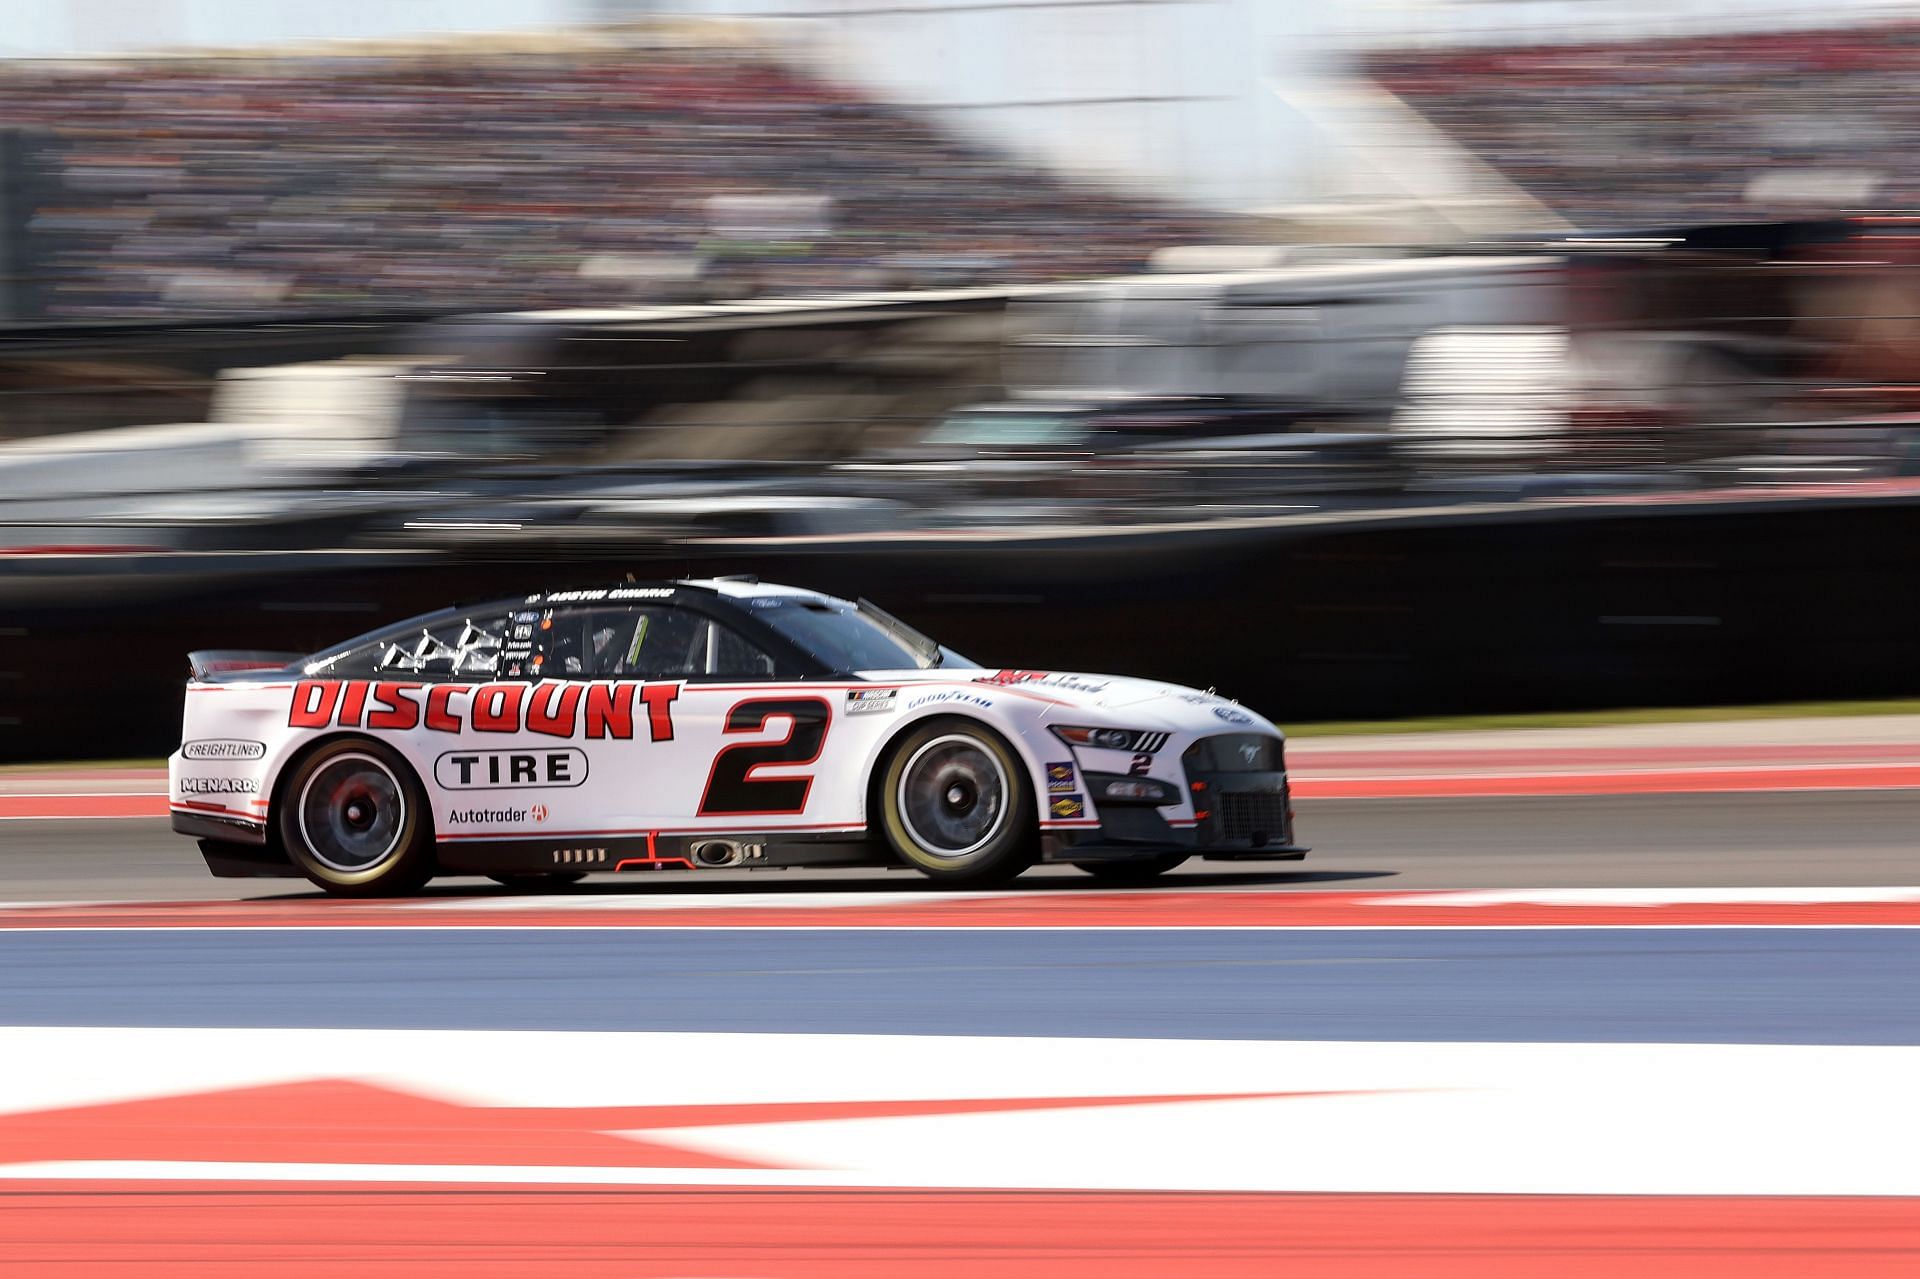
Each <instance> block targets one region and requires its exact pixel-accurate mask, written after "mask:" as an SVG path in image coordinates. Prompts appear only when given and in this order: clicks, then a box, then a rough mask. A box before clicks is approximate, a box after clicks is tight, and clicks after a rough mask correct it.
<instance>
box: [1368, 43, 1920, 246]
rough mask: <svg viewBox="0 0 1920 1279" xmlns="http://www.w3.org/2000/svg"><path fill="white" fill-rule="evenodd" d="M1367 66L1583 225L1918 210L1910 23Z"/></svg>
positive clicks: (1918, 121) (1458, 54)
mask: <svg viewBox="0 0 1920 1279" xmlns="http://www.w3.org/2000/svg"><path fill="white" fill-rule="evenodd" d="M1366 66H1367V68H1368V70H1369V71H1370V72H1371V74H1372V75H1373V76H1374V77H1375V78H1376V79H1377V80H1378V82H1379V83H1380V84H1381V85H1383V86H1384V87H1385V88H1387V89H1389V90H1390V91H1391V92H1393V93H1394V94H1396V95H1398V96H1399V97H1400V98H1401V99H1402V100H1403V101H1405V102H1407V103H1408V104H1410V105H1411V106H1413V107H1414V108H1415V109H1416V110H1418V111H1419V112H1420V113H1422V114H1423V115H1424V116H1425V117H1426V118H1427V119H1428V120H1430V121H1431V122H1432V123H1433V124H1434V125H1436V126H1437V127H1439V128H1440V129H1441V130H1442V131H1444V132H1445V133H1446V134H1447V135H1448V136H1449V137H1451V138H1453V139H1454V140H1455V141H1457V142H1458V143H1460V144H1462V145H1464V146H1466V147H1467V148H1469V149H1470V150H1471V151H1473V152H1474V153H1475V154H1476V155H1477V156H1478V157H1479V158H1481V159H1482V160H1484V161H1486V162H1487V163H1488V164H1490V165H1492V166H1493V167H1494V168H1495V169H1496V170H1498V171H1499V172H1500V173H1501V174H1502V175H1503V176H1505V177H1506V178H1508V179H1509V180H1511V181H1513V182H1515V183H1516V184H1518V185H1519V186H1521V187H1522V188H1523V189H1525V190H1526V191H1527V192H1528V193H1530V194H1531V195H1533V196H1534V197H1535V198H1537V199H1540V200H1542V201H1544V202H1545V203H1547V204H1548V205H1550V206H1551V207H1553V208H1554V209H1555V210H1556V211H1558V212H1559V213H1560V214H1561V215H1562V216H1564V217H1565V218H1566V219H1567V220H1568V221H1569V222H1571V223H1573V224H1574V225H1576V226H1579V227H1581V228H1583V229H1588V230H1600V229H1608V228H1642V229H1644V228H1649V227H1656V226H1674V225H1680V224H1684V223H1698V222H1710V221H1731V220H1736V219H1755V218H1760V217H1768V216H1772V217H1790V216H1796V215H1804V214H1806V213H1808V212H1812V211H1828V212H1831V211H1835V210H1842V209H1912V208H1913V207H1915V206H1916V205H1920V173H1917V172H1916V169H1915V166H1914V158H1915V156H1916V153H1920V106H1916V105H1915V103H1914V102H1913V98H1912V92H1911V87H1912V83H1913V79H1914V75H1915V73H1916V71H1920V23H1914V22H1903V23H1879V24H1872V25H1860V26H1852V27H1845V28H1836V29H1829V30H1792V31H1758V32H1755V31H1736V32H1718V33H1714V34H1699V35H1690V36H1683V37H1678V38H1665V39H1656V40H1637V41H1622V40H1611V41H1606V42H1598V41H1589V42H1581V43H1559V42H1554V41H1551V40H1549V41H1547V42H1543V43H1538V44H1531V45H1524V46H1511V45H1507V46H1493V47H1489V46H1484V45H1482V46H1474V47H1465V48H1460V47H1456V48H1451V49H1443V50H1431V49H1420V50H1412V51H1409V50H1399V51H1391V52H1379V53H1375V54H1373V55H1371V56H1370V57H1369V58H1368V59H1366Z"/></svg>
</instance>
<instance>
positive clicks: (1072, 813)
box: [1048, 795, 1087, 817]
mask: <svg viewBox="0 0 1920 1279" xmlns="http://www.w3.org/2000/svg"><path fill="white" fill-rule="evenodd" d="M1048 810H1049V811H1050V812H1052V814H1053V815H1054V816H1055V817H1079V816H1082V815H1083V814H1084V813H1085V812H1086V811H1087V806H1086V804H1085V802H1084V801H1082V800H1081V798H1080V797H1079V796H1078V795H1056V796H1055V797H1054V800H1053V803H1052V804H1050V805H1049V806H1048Z"/></svg>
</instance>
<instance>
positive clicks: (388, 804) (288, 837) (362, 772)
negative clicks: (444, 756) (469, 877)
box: [279, 739, 434, 897]
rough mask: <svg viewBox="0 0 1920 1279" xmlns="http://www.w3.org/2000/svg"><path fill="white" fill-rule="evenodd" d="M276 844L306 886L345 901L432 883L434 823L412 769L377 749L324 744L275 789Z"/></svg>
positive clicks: (351, 742)
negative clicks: (309, 882) (308, 883)
mask: <svg viewBox="0 0 1920 1279" xmlns="http://www.w3.org/2000/svg"><path fill="white" fill-rule="evenodd" d="M279 810H280V812H279V828H280V840H281V843H282V845H283V846H284V847H285V848H286V850H287V857H288V859H289V860H291V861H292V862H293V864H294V865H295V866H296V867H298V868H299V870H300V873H301V874H303V875H305V876H306V877H307V878H308V879H310V880H312V881H313V882H314V883H316V884H318V885H319V886H320V887H322V888H324V889H326V890H327V891H328V892H329V893H334V894H337V895H339V896H343V897H392V896H398V895H401V894H405V893H411V892H415V891H417V890H418V889H419V888H420V887H421V885H423V884H425V883H426V882H427V881H428V880H429V879H431V878H432V877H433V869H434V868H433V821H432V818H431V817H430V815H429V814H428V812H427V797H426V795H425V794H424V793H423V792H422V790H421V789H420V783H419V781H418V780H417V779H415V777H414V775H413V769H411V768H410V767H408V765H407V762H406V761H405V760H404V759H402V758H400V756H399V755H398V754H396V753H395V752H394V751H393V750H392V749H390V748H388V747H386V746H382V745H381V744H380V743H378V742H369V741H362V740H359V739H342V740H340V741H333V742H328V743H327V744H326V745H324V746H322V747H321V748H320V749H319V750H316V751H314V752H313V753H312V754H311V755H308V756H307V757H306V758H305V759H303V760H301V761H300V762H299V763H298V764H297V765H295V766H294V769H293V772H292V775H291V776H289V777H288V778H287V780H286V782H285V784H284V785H283V786H282V787H281V789H280V799H279Z"/></svg>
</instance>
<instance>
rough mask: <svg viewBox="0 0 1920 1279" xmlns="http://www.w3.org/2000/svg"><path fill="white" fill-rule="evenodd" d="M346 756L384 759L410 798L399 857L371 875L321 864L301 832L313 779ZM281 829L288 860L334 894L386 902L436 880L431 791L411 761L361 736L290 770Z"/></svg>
mask: <svg viewBox="0 0 1920 1279" xmlns="http://www.w3.org/2000/svg"><path fill="white" fill-rule="evenodd" d="M342 755H367V756H370V757H372V758H373V759H376V760H378V761H379V762H380V763H381V764H382V765H383V766H384V767H385V768H386V769H387V770H388V771H389V772H391V773H392V774H393V776H394V778H395V780H396V781H398V782H399V784H400V788H401V791H402V793H403V795H404V797H405V799H406V815H405V819H404V821H403V823H402V825H401V828H400V831H399V834H398V837H397V839H396V840H395V844H394V851H393V853H392V854H391V855H390V856H388V857H387V858H386V859H385V860H384V861H381V862H378V863H376V864H375V865H373V866H371V867H369V868H367V869H366V870H359V871H343V870H339V869H337V868H335V867H332V866H329V865H327V864H326V863H325V862H323V861H321V860H319V858H317V857H316V856H315V855H314V854H313V852H312V850H311V849H310V848H308V846H307V842H306V838H305V836H304V835H303V834H302V833H301V829H300V793H301V790H302V789H303V788H304V787H305V786H306V784H307V783H308V781H309V780H311V779H312V777H313V775H314V774H315V773H316V772H318V771H319V770H320V769H322V768H324V767H325V766H326V765H327V764H328V763H330V762H331V761H333V760H335V759H338V758H339V757H340V756H342ZM278 809H279V811H278V813H277V814H276V815H275V823H274V824H275V828H276V829H277V830H278V831H279V834H280V845H281V847H282V848H284V849H285V850H286V854H287V859H288V860H289V861H291V862H292V863H293V864H294V866H295V868H297V869H298V870H299V871H300V873H301V874H303V875H305V876H306V877H307V878H308V879H310V880H312V881H313V882H314V883H316V884H318V885H319V886H320V887H322V888H324V889H326V890H327V891H328V892H330V893H337V894H340V895H342V896H351V897H380V896H387V895H391V894H397V893H410V892H413V891H414V890H415V889H418V888H419V887H420V886H421V885H423V884H425V883H426V882H427V880H428V879H430V878H431V877H432V875H433V817H432V814H431V813H429V812H428V810H427V795H426V790H425V788H423V787H422V786H421V785H420V779H419V778H418V777H416V776H415V775H414V772H413V769H412V767H411V766H410V765H408V763H407V761H406V760H404V759H402V758H401V756H400V754H399V752H397V751H395V750H394V749H393V748H392V747H390V746H385V745H382V744H381V743H379V742H376V741H371V740H369V739H367V738H361V737H339V738H334V739H332V740H330V741H328V742H326V743H324V744H322V745H321V746H319V747H318V748H316V749H314V750H313V751H311V752H309V753H308V754H307V755H305V756H303V757H302V758H301V759H300V761H299V762H298V763H297V764H296V765H295V766H294V767H293V768H292V769H291V770H290V771H289V773H288V775H287V780H286V784H285V785H284V786H282V787H281V788H280V795H279V802H278Z"/></svg>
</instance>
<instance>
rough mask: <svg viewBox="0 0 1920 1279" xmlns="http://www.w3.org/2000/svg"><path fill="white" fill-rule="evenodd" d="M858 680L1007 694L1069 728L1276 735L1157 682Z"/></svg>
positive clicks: (1267, 726) (902, 676)
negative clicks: (1075, 721)
mask: <svg viewBox="0 0 1920 1279" xmlns="http://www.w3.org/2000/svg"><path fill="white" fill-rule="evenodd" d="M861 677H862V678H863V679H869V680H873V681H874V682H876V683H886V684H894V683H898V684H929V683H955V682H961V683H972V684H976V685H978V686H979V687H980V688H982V689H983V690H984V689H990V688H994V687H1000V688H1006V689H1009V690H1011V691H1015V692H1019V693H1024V694H1028V695H1031V696H1035V697H1042V698H1046V699H1048V700H1050V701H1053V702H1055V703H1057V704H1058V706H1057V708H1056V710H1055V711H1053V712H1052V713H1050V714H1049V715H1048V716H1047V718H1048V719H1049V720H1055V721H1059V722H1068V720H1069V718H1070V715H1071V713H1072V712H1074V711H1083V712H1091V713H1093V723H1094V725H1095V726H1112V727H1116V728H1151V729H1167V730H1170V731H1175V732H1186V733H1228V732H1234V731H1236V730H1244V729H1257V730H1260V731H1264V732H1270V733H1275V734H1279V733H1280V730H1279V729H1278V728H1276V727H1275V726H1274V725H1273V723H1272V722H1271V721H1270V720H1268V719H1267V718H1266V717H1265V716H1263V715H1261V714H1259V713H1257V712H1255V711H1253V710H1251V709H1249V708H1248V707H1245V706H1242V705H1240V704H1239V703H1237V702H1235V701H1233V700H1232V699H1231V698H1226V697H1221V696H1219V695H1218V694H1216V693H1212V692H1205V691H1202V690H1200V689H1195V688H1187V687H1184V686H1182V685H1179V684H1169V683H1166V682H1164V681H1162V680H1150V679H1134V678H1130V677H1128V676H1124V675H1090V674H1085V673H1082V672H1074V671H1030V670H953V669H935V670H913V671H864V672H862V673H861Z"/></svg>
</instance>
